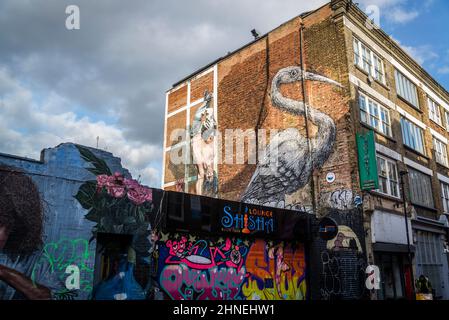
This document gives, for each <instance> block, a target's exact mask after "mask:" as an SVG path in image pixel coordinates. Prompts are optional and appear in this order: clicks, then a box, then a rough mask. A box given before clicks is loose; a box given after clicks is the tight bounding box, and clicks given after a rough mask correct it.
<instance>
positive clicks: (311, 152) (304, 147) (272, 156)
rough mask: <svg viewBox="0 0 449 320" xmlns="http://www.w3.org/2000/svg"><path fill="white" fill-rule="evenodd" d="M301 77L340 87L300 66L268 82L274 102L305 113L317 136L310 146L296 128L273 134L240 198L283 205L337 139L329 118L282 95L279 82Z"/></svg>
mask: <svg viewBox="0 0 449 320" xmlns="http://www.w3.org/2000/svg"><path fill="white" fill-rule="evenodd" d="M303 77H304V80H312V81H319V82H322V83H327V84H330V85H334V86H337V87H342V86H341V84H340V83H338V82H336V81H334V80H331V79H329V78H326V77H324V76H320V75H317V74H314V73H310V72H307V71H303V70H302V69H301V68H300V67H296V66H291V67H287V68H284V69H281V70H279V72H278V73H277V74H276V75H275V76H274V78H273V81H272V85H271V100H272V103H273V105H274V106H275V107H277V108H279V109H281V110H283V111H286V112H288V113H290V114H293V115H296V116H307V118H308V120H309V121H311V122H312V123H314V124H315V125H316V126H317V129H318V130H317V136H316V137H314V138H311V139H310V146H308V142H307V138H306V137H304V136H302V135H301V133H300V132H299V130H297V129H296V128H289V129H286V130H283V131H281V132H279V133H277V134H276V135H275V136H274V137H272V138H271V141H270V143H269V144H268V145H267V146H266V148H265V153H264V157H263V159H262V161H261V162H259V164H258V166H257V168H256V171H255V172H254V174H253V176H252V178H251V180H250V182H249V184H248V186H247V188H246V190H245V192H244V194H243V196H242V201H243V202H246V203H253V204H260V205H265V206H271V207H279V208H283V207H285V196H286V195H289V194H292V193H294V192H296V191H298V190H300V189H302V188H304V187H305V186H306V185H307V183H308V182H309V181H310V177H311V175H312V173H313V170H315V169H317V168H321V167H322V166H323V164H324V163H325V162H326V161H327V159H328V158H329V156H330V154H331V153H332V150H333V148H334V144H335V140H336V126H335V123H334V121H333V120H332V118H331V117H329V116H328V115H326V114H324V113H322V112H320V111H318V110H317V109H315V108H313V107H312V106H309V105H306V104H305V103H304V102H303V101H296V100H293V99H290V98H287V97H284V96H283V95H282V93H281V91H280V86H281V85H282V84H288V83H294V82H297V81H301V80H302V79H303ZM306 109H307V113H306Z"/></svg>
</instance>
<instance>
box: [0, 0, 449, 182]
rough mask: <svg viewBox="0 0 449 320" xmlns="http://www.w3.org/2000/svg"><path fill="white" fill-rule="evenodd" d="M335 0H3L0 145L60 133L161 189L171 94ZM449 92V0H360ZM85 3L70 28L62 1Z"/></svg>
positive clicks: (34, 152)
mask: <svg viewBox="0 0 449 320" xmlns="http://www.w3.org/2000/svg"><path fill="white" fill-rule="evenodd" d="M326 2H327V1H326V0H263V1H260V0H189V1H182V0H164V1H161V0H130V1H126V2H125V1H120V0H97V1H91V0H83V1H81V0H70V1H66V0H0V153H10V154H14V155H19V156H24V157H28V158H35V159H39V156H40V151H41V150H42V149H43V148H48V147H54V146H57V145H58V144H60V143H63V142H74V143H79V144H83V145H87V146H91V147H96V145H97V137H99V147H100V148H102V149H106V150H107V151H110V152H112V153H113V154H114V155H116V156H119V157H121V159H122V164H123V166H124V167H126V168H127V169H129V170H130V172H131V173H132V175H133V176H134V177H135V178H137V177H140V180H141V181H142V183H144V184H146V185H149V186H152V187H156V188H157V187H160V184H161V174H162V154H163V153H162V147H163V141H162V140H163V130H164V111H165V92H166V90H168V89H169V88H170V87H171V85H172V84H173V83H175V82H177V81H178V80H180V79H182V78H183V77H184V76H186V75H189V74H191V73H192V72H194V71H195V70H197V69H198V68H200V67H202V66H204V65H206V64H208V63H210V62H212V61H213V60H215V59H216V58H218V57H221V56H223V55H225V54H226V53H227V52H229V51H233V50H235V49H237V48H239V47H240V46H242V45H244V44H246V43H247V42H249V41H251V40H252V39H253V38H252V35H251V32H250V30H252V29H253V28H256V29H257V30H258V31H259V33H260V34H264V33H266V32H268V31H270V30H271V29H273V28H275V27H277V26H278V25H280V24H282V23H283V22H285V21H287V20H289V19H291V18H293V17H294V16H297V15H299V14H300V13H302V12H304V11H310V10H313V9H316V8H318V7H319V6H321V5H323V4H324V3H326ZM354 2H356V3H358V5H359V6H360V7H361V8H362V9H363V10H366V9H367V8H368V9H369V8H370V6H372V5H375V6H377V7H378V8H379V13H380V15H379V18H380V19H379V21H378V22H379V24H380V26H381V27H382V28H383V29H384V30H385V31H386V32H387V33H388V34H390V35H391V36H392V37H393V39H395V40H396V41H398V42H399V43H400V44H401V45H402V47H403V48H404V49H405V50H406V51H407V52H409V53H410V54H411V55H412V56H413V57H414V58H415V60H417V61H418V62H419V63H420V64H421V65H422V66H423V67H424V68H425V69H426V70H427V71H428V72H429V73H430V74H431V75H432V76H433V77H434V78H435V79H436V80H437V81H439V82H440V83H441V84H442V85H443V86H444V87H445V88H446V89H449V32H448V28H447V19H448V18H449V1H447V0H358V1H357V0H355V1H354ZM69 5H77V6H78V7H79V9H80V29H79V30H67V28H66V26H65V21H66V18H67V17H68V14H66V13H65V9H66V7H67V6H69Z"/></svg>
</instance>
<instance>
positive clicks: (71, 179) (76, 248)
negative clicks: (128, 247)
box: [0, 143, 131, 299]
mask: <svg viewBox="0 0 449 320" xmlns="http://www.w3.org/2000/svg"><path fill="white" fill-rule="evenodd" d="M90 150H91V151H92V152H93V153H94V154H95V155H96V156H97V157H99V158H101V159H103V160H105V161H106V163H107V165H108V166H109V168H110V169H111V171H112V172H120V173H122V174H123V175H124V176H125V177H131V175H130V173H129V172H128V170H126V169H124V168H122V165H121V162H120V158H117V157H114V156H113V155H112V153H109V152H106V151H102V150H97V149H90ZM0 164H3V165H8V166H12V167H15V168H18V169H21V170H22V171H23V172H24V173H26V174H28V175H29V176H30V177H31V178H32V179H33V181H34V183H35V184H36V186H37V187H38V189H39V192H40V196H41V200H42V202H43V207H44V215H45V221H44V239H43V240H44V243H45V245H46V246H47V250H48V252H50V253H51V254H50V256H51V257H52V258H53V259H52V263H53V264H54V267H55V268H54V269H55V272H58V276H59V277H60V279H65V278H66V277H67V275H65V267H66V265H67V264H77V265H79V266H80V269H81V274H80V275H81V281H80V282H81V288H80V289H81V290H79V292H78V295H77V297H76V299H87V298H88V297H89V294H90V291H91V288H92V281H93V266H94V260H95V248H96V243H95V241H92V242H91V243H89V242H88V240H89V239H90V238H91V236H92V234H91V231H92V227H93V225H94V223H93V222H91V221H88V220H86V219H85V218H84V215H85V214H86V210H84V209H83V208H82V207H81V205H80V204H79V202H78V201H77V200H76V199H75V198H74V195H76V193H77V192H78V189H79V187H80V185H81V184H82V183H83V182H85V181H88V180H95V176H94V175H93V174H92V173H90V172H89V171H88V170H86V167H87V166H88V163H86V162H85V161H84V160H83V159H81V157H80V154H79V152H78V149H77V148H76V146H75V145H74V144H72V143H64V144H61V145H59V146H57V147H55V148H49V149H44V150H43V151H42V154H41V159H40V160H39V161H38V160H33V159H26V158H20V157H16V156H13V155H7V154H1V153H0Z"/></svg>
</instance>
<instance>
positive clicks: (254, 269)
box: [153, 233, 306, 300]
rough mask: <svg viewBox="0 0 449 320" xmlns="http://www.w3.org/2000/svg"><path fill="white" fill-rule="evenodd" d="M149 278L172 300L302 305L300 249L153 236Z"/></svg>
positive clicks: (254, 242) (251, 242) (236, 240)
mask: <svg viewBox="0 0 449 320" xmlns="http://www.w3.org/2000/svg"><path fill="white" fill-rule="evenodd" d="M153 240H154V244H155V250H154V252H153V259H154V265H155V269H154V270H153V276H154V277H155V279H157V280H156V282H157V286H158V288H157V291H159V292H161V293H163V298H165V299H174V300H274V299H276V300H282V299H285V300H290V299H299V300H300V299H305V297H306V284H305V257H304V248H303V246H302V245H301V244H286V243H284V242H281V243H277V244H276V243H274V242H267V241H265V240H261V239H258V240H248V239H247V240H243V239H239V238H225V237H221V238H219V239H214V240H212V239H205V238H201V237H196V236H192V235H189V236H187V235H181V234H174V235H172V234H165V233H155V234H154V235H153Z"/></svg>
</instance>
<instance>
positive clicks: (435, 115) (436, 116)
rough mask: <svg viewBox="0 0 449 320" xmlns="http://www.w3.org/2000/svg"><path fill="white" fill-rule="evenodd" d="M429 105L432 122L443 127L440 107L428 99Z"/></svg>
mask: <svg viewBox="0 0 449 320" xmlns="http://www.w3.org/2000/svg"><path fill="white" fill-rule="evenodd" d="M427 105H428V106H429V118H430V120H432V121H434V122H436V123H438V124H439V125H441V114H440V107H439V106H438V105H437V104H436V102H435V101H433V100H432V99H430V98H427Z"/></svg>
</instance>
